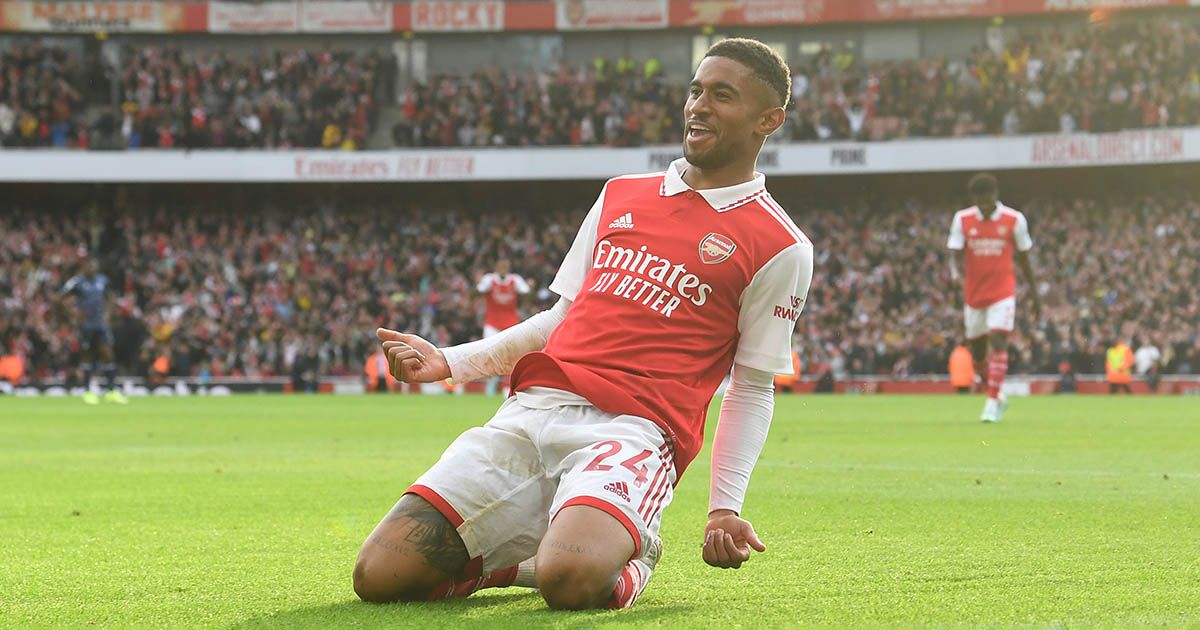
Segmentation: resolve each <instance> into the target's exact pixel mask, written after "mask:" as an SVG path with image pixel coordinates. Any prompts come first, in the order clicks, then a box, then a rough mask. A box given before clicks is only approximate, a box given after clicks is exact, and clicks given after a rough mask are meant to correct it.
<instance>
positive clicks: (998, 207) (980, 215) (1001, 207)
mask: <svg viewBox="0 0 1200 630" xmlns="http://www.w3.org/2000/svg"><path fill="white" fill-rule="evenodd" d="M971 207H972V208H974V209H975V216H976V217H978V218H979V220H980V221H987V220H988V218H987V217H985V216H983V210H982V209H981V208H980V207H979V206H971ZM1007 207H1008V206H1006V205H1004V202H1003V201H1000V200H999V199H997V200H996V209H995V210H994V211H992V216H994V217H996V218H999V217H1000V213H1001V211H1002V210H1004V209H1005V208H1007Z"/></svg>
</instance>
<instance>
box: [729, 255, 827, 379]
mask: <svg viewBox="0 0 1200 630" xmlns="http://www.w3.org/2000/svg"><path fill="white" fill-rule="evenodd" d="M812 274H813V248H812V245H810V244H808V243H796V244H795V245H792V246H790V247H787V248H785V249H784V250H783V251H781V252H779V253H778V254H776V255H775V257H774V258H772V259H771V260H770V261H768V262H767V264H765V265H763V267H762V269H759V270H758V273H756V274H755V275H754V279H753V280H751V281H750V286H748V287H746V291H745V292H744V293H743V294H742V306H741V311H740V312H739V313H738V334H739V338H738V347H737V353H736V354H735V355H734V358H733V361H734V363H737V364H738V365H744V366H746V367H749V368H754V369H756V370H763V371H765V372H774V373H777V374H791V373H792V331H793V330H795V328H796V320H797V319H798V318H799V317H800V312H801V311H803V310H804V303H805V301H806V300H807V299H808V287H809V284H810V283H811V282H812Z"/></svg>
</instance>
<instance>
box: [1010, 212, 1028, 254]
mask: <svg viewBox="0 0 1200 630" xmlns="http://www.w3.org/2000/svg"><path fill="white" fill-rule="evenodd" d="M1013 242H1014V243H1015V244H1016V246H1017V251H1021V252H1027V251H1029V250H1031V249H1033V238H1032V237H1030V236H1029V221H1027V220H1025V215H1024V214H1021V213H1019V212H1018V213H1017V225H1016V227H1015V228H1013Z"/></svg>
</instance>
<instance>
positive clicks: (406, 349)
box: [375, 328, 450, 383]
mask: <svg viewBox="0 0 1200 630" xmlns="http://www.w3.org/2000/svg"><path fill="white" fill-rule="evenodd" d="M375 336H376V337H378V338H379V341H381V342H382V344H383V353H384V354H386V355H387V358H388V371H390V372H391V374H392V377H393V378H395V379H396V380H398V381H400V382H402V383H436V382H437V381H444V380H446V379H448V378H450V364H449V363H447V362H446V356H445V355H444V354H442V351H441V350H438V349H437V347H436V346H434V345H433V344H431V343H429V342H428V341H425V340H424V339H422V338H420V337H418V336H416V335H406V334H404V333H402V332H397V331H395V330H388V329H387V328H379V329H377V330H376V331H375Z"/></svg>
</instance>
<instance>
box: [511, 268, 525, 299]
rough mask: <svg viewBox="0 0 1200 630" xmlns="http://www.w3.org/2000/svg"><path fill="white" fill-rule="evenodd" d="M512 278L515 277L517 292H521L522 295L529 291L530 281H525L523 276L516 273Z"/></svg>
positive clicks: (514, 285)
mask: <svg viewBox="0 0 1200 630" xmlns="http://www.w3.org/2000/svg"><path fill="white" fill-rule="evenodd" d="M512 279H513V287H515V288H516V290H517V293H520V294H521V295H524V294H526V293H529V283H528V282H526V281H525V278H522V277H521V276H519V275H517V274H515V273H514V274H513V275H512Z"/></svg>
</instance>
